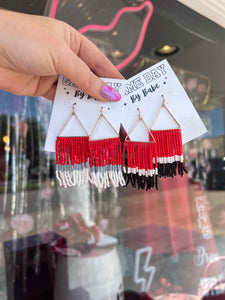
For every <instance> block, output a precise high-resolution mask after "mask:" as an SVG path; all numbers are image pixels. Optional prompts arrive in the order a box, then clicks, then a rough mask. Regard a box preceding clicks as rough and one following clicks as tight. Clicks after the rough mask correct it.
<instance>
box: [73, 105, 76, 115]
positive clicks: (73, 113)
mask: <svg viewBox="0 0 225 300" xmlns="http://www.w3.org/2000/svg"><path fill="white" fill-rule="evenodd" d="M75 105H76V102H74V103H73V106H72V113H73V114H75Z"/></svg>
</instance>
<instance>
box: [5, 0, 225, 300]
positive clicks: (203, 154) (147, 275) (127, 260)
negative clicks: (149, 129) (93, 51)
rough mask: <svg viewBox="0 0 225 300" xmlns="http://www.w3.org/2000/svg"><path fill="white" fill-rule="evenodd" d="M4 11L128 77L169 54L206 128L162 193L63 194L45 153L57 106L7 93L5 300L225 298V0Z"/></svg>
mask: <svg viewBox="0 0 225 300" xmlns="http://www.w3.org/2000/svg"><path fill="white" fill-rule="evenodd" d="M0 7H2V8H5V9H9V10H13V11H18V12H23V13H28V14H37V15H45V16H50V17H53V18H56V19H59V20H63V21H65V22H67V23H69V24H70V25H71V26H73V27H74V28H76V29H77V30H80V32H81V33H83V34H84V35H85V36H87V37H88V38H89V39H90V40H91V41H92V42H94V43H95V44H96V45H97V46H98V47H99V48H100V49H101V51H103V52H104V54H105V55H106V56H107V57H108V58H109V59H110V60H111V61H112V62H113V64H114V65H116V66H117V68H118V69H119V70H120V71H121V73H122V74H123V75H124V76H125V78H129V77H131V76H133V75H135V74H137V73H138V72H140V71H142V70H144V69H146V68H148V67H149V66H152V65H153V64H155V63H156V62H158V61H160V60H162V59H164V58H166V59H167V60H168V62H169V63H170V64H171V66H172V68H173V70H174V71H175V73H176V75H177V76H178V78H179V80H180V82H181V83H182V85H183V87H184V89H185V90H186V92H187V94H188V95H189V97H190V99H191V101H192V103H193V105H194V106H195V108H196V110H197V111H198V113H199V115H200V117H201V119H202V120H203V122H204V124H205V126H206V127H207V129H208V132H207V133H206V134H205V135H204V136H202V137H200V138H198V139H196V140H193V141H191V142H189V143H187V144H185V145H184V147H183V149H184V156H185V164H186V167H187V170H188V174H187V175H185V176H183V177H175V178H174V179H171V178H165V179H161V180H160V183H159V190H158V191H157V190H153V191H149V192H145V191H139V190H134V189H131V188H119V189H116V188H109V189H107V190H101V189H96V188H94V187H92V186H90V185H84V186H82V187H74V188H69V189H63V188H59V187H58V186H57V183H56V180H55V155H54V153H49V152H45V151H44V143H45V138H46V134H47V130H48V124H49V120H50V115H51V109H52V102H50V101H49V100H46V99H44V98H31V97H21V96H14V95H12V94H9V93H7V92H4V91H0V154H1V155H0V232H1V234H0V238H1V248H0V300H3V299H4V300H6V299H10V300H11V299H32V300H35V299H40V297H42V299H48V300H49V299H60V300H62V299H63V300H67V299H84V300H89V299H91V300H95V299H96V300H106V299H107V300H109V299H110V300H114V299H115V300H118V299H158V300H159V299H177V300H178V299H184V300H185V299H225V295H224V293H225V292H224V291H225V287H224V279H225V276H224V275H225V274H224V263H223V262H224V257H225V205H224V199H225V136H224V135H225V132H224V116H225V110H224V108H225V84H224V70H225V39H224V36H225V30H224V28H225V1H224V0H220V1H219V0H210V1H207V2H206V1H202V0H195V1H186V0H180V1H175V0H167V1H163V0H151V1H144V0H113V1H110V0H91V1H90V0H59V1H56V0H55V1H53V0H52V1H50V0H38V1H37V0H19V1H15V0H8V1H4V0H0ZM12 22H13V20H12ZM110 24H112V26H110V27H107V26H109V25H110ZM88 25H91V26H88ZM31 30H32V29H31ZM15 51H16V49H15ZM219 297H220V298H219Z"/></svg>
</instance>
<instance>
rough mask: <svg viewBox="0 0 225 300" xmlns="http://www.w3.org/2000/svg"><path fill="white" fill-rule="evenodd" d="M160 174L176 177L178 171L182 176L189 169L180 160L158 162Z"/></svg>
mask: <svg viewBox="0 0 225 300" xmlns="http://www.w3.org/2000/svg"><path fill="white" fill-rule="evenodd" d="M157 167H158V174H159V177H164V178H166V177H172V178H173V177H174V176H177V173H178V174H179V175H180V176H181V177H182V176H183V175H184V172H185V173H187V170H186V169H185V167H184V164H183V163H182V162H180V161H175V162H173V163H167V164H160V163H158V165H157Z"/></svg>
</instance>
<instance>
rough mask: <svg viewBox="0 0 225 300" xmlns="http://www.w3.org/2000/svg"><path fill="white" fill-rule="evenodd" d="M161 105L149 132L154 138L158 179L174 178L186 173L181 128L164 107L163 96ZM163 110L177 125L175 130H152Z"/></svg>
mask: <svg viewBox="0 0 225 300" xmlns="http://www.w3.org/2000/svg"><path fill="white" fill-rule="evenodd" d="M162 97H163V103H162V106H161V108H160V110H159V111H158V113H157V115H156V117H155V119H154V120H153V123H152V125H151V127H150V131H151V133H152V135H153V136H154V139H155V141H156V145H157V165H158V173H159V177H174V176H176V175H177V172H178V174H179V175H180V176H183V173H184V172H186V173H187V171H186V169H185V167H184V164H183V163H184V159H183V148H182V137H181V126H180V124H179V123H178V121H177V120H176V119H175V117H174V116H173V114H172V113H171V112H170V110H169V109H168V107H167V106H166V103H165V99H164V96H163V95H162ZM163 108H165V109H166V110H167V112H168V113H169V115H170V116H171V117H172V118H173V120H174V121H175V122H176V123H177V125H178V128H177V129H167V130H153V129H152V128H153V125H154V124H155V121H156V120H157V118H158V116H159V114H160V112H161V111H162V109H163Z"/></svg>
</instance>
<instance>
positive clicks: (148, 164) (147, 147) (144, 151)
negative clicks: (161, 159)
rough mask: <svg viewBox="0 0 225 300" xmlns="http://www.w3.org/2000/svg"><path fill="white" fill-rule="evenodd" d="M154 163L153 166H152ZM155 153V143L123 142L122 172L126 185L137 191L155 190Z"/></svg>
mask: <svg viewBox="0 0 225 300" xmlns="http://www.w3.org/2000/svg"><path fill="white" fill-rule="evenodd" d="M153 161H155V164H153ZM156 170H157V153H156V144H155V143H145V142H132V141H125V142H124V148H123V171H124V173H125V174H126V185H128V184H129V183H131V185H132V186H133V187H138V189H140V188H141V189H146V190H149V189H151V188H153V187H154V186H156V188H157V177H156V176H155V175H156V174H157V172H156Z"/></svg>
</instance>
